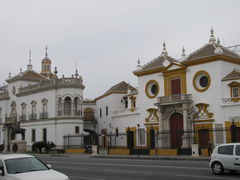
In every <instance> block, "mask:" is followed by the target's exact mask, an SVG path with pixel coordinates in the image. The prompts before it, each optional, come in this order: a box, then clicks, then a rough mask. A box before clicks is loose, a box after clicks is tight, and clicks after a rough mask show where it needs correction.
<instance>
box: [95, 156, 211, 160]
mask: <svg viewBox="0 0 240 180" xmlns="http://www.w3.org/2000/svg"><path fill="white" fill-rule="evenodd" d="M90 157H91V158H110V159H146V160H189V161H209V160H210V158H209V157H203V156H199V157H192V156H187V155H178V156H147V155H139V156H138V155H108V154H99V155H91V156H90Z"/></svg>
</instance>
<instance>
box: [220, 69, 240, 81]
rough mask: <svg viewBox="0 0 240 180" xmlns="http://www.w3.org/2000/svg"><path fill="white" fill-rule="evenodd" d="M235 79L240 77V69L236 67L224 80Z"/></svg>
mask: <svg viewBox="0 0 240 180" xmlns="http://www.w3.org/2000/svg"><path fill="white" fill-rule="evenodd" d="M234 79H240V71H239V70H238V69H234V70H233V71H232V72H230V73H229V74H227V75H226V76H225V77H224V78H223V79H222V81H227V80H234Z"/></svg>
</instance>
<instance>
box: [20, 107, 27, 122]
mask: <svg viewBox="0 0 240 180" xmlns="http://www.w3.org/2000/svg"><path fill="white" fill-rule="evenodd" d="M21 107H22V112H21V115H20V116H19V120H20V121H25V120H26V118H27V117H26V113H27V110H26V107H27V105H26V103H22V104H21Z"/></svg>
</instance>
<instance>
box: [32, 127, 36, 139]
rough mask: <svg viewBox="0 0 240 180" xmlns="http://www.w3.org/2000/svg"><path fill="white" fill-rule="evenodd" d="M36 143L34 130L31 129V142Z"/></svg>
mask: <svg viewBox="0 0 240 180" xmlns="http://www.w3.org/2000/svg"><path fill="white" fill-rule="evenodd" d="M35 141H36V130H35V129H32V142H35Z"/></svg>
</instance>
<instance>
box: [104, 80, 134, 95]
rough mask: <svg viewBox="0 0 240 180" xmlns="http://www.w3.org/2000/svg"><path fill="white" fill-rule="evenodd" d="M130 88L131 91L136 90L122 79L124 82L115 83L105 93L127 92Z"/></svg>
mask: <svg viewBox="0 0 240 180" xmlns="http://www.w3.org/2000/svg"><path fill="white" fill-rule="evenodd" d="M128 88H130V90H131V91H135V90H136V88H134V87H132V86H131V85H129V84H128V83H126V82H125V81H122V82H120V83H118V84H116V85H114V86H113V87H111V88H110V89H109V90H108V91H107V92H105V93H104V95H106V94H110V93H114V92H127V91H128Z"/></svg>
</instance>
